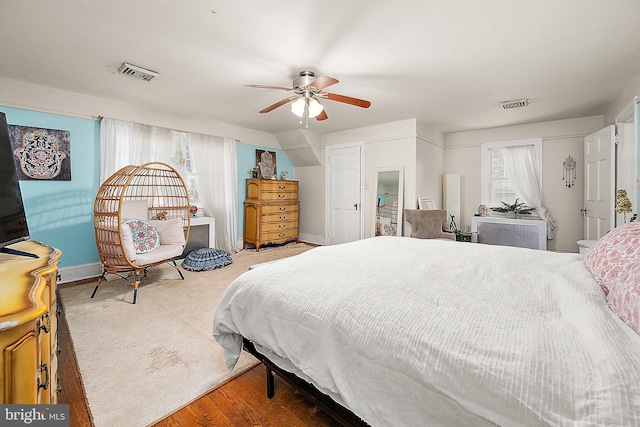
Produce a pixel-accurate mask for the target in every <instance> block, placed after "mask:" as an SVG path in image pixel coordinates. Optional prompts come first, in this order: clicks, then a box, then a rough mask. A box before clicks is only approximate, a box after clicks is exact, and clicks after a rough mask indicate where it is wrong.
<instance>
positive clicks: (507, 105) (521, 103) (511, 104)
mask: <svg viewBox="0 0 640 427" xmlns="http://www.w3.org/2000/svg"><path fill="white" fill-rule="evenodd" d="M527 105H529V100H528V99H527V98H523V99H514V100H513V101H506V102H503V103H501V104H500V106H501V107H502V109H503V110H511V109H512V108H522V107H526V106H527Z"/></svg>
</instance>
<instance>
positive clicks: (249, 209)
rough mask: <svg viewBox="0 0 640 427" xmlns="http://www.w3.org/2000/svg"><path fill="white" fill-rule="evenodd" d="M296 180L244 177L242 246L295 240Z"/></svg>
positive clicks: (297, 209) (296, 212) (296, 227)
mask: <svg viewBox="0 0 640 427" xmlns="http://www.w3.org/2000/svg"><path fill="white" fill-rule="evenodd" d="M299 209H300V202H298V181H285V180H269V179H247V198H246V200H245V202H244V247H246V246H247V245H250V246H255V248H256V251H258V250H259V249H260V246H264V245H266V244H271V243H275V244H281V243H286V242H290V241H293V240H295V241H296V242H297V241H298V214H299Z"/></svg>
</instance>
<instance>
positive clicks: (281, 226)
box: [278, 224, 286, 230]
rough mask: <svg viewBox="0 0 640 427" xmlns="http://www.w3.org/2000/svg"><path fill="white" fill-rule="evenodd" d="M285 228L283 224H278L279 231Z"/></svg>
mask: <svg viewBox="0 0 640 427" xmlns="http://www.w3.org/2000/svg"><path fill="white" fill-rule="evenodd" d="M285 227H286V225H284V224H280V225H279V226H278V228H279V229H280V230H282V229H283V228H285Z"/></svg>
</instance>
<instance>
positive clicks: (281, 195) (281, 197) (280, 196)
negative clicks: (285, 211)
mask: <svg viewBox="0 0 640 427" xmlns="http://www.w3.org/2000/svg"><path fill="white" fill-rule="evenodd" d="M285 197H287V196H286V195H285V194H278V198H280V199H284V198H285Z"/></svg>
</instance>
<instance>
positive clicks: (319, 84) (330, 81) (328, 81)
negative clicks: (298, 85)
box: [307, 76, 338, 90]
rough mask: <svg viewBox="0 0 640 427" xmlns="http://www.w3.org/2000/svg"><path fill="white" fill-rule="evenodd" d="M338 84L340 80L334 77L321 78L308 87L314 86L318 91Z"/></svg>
mask: <svg viewBox="0 0 640 427" xmlns="http://www.w3.org/2000/svg"><path fill="white" fill-rule="evenodd" d="M336 83H338V80H337V79H334V78H333V77H328V76H320V77H318V78H317V79H315V80H314V81H312V82H311V83H309V84H308V85H307V86H313V87H315V88H316V89H318V90H322V89H324V88H325V87H329V86H331V85H334V84H336Z"/></svg>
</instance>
